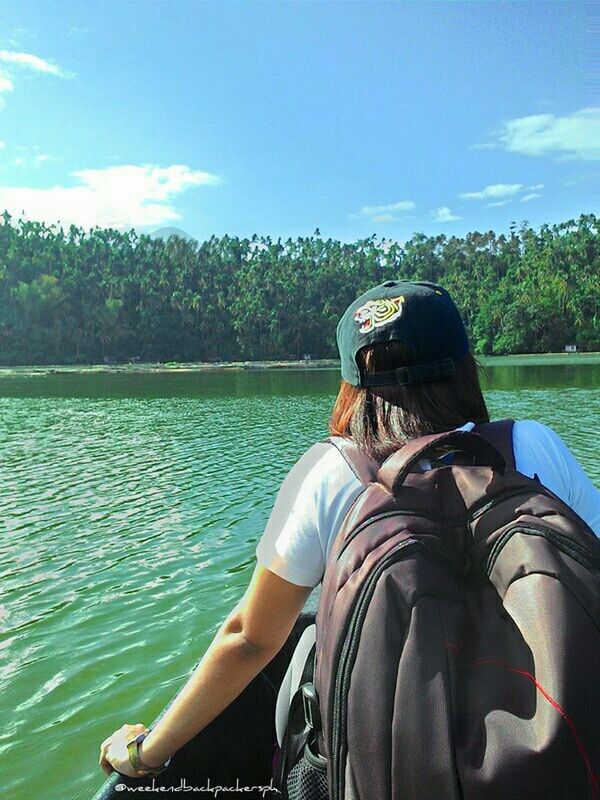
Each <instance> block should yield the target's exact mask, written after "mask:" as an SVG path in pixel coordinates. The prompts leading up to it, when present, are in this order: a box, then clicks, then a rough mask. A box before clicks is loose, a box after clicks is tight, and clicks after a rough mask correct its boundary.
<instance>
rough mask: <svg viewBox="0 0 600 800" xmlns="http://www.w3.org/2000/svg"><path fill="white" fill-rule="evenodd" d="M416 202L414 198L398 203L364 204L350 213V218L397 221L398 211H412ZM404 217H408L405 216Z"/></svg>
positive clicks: (370, 220) (371, 220)
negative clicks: (353, 212)
mask: <svg viewBox="0 0 600 800" xmlns="http://www.w3.org/2000/svg"><path fill="white" fill-rule="evenodd" d="M414 207H415V203H414V202H413V201H412V200H400V201H399V202H398V203H388V204H387V205H384V206H363V207H362V208H361V209H360V211H359V212H358V213H356V214H350V219H368V220H369V222H396V221H397V220H399V219H400V217H398V216H396V214H397V213H398V212H402V211H412V210H413V209H414ZM403 219H407V218H406V217H403Z"/></svg>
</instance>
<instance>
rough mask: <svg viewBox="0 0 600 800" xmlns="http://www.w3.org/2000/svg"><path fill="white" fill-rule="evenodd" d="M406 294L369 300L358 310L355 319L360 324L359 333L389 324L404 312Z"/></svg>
mask: <svg viewBox="0 0 600 800" xmlns="http://www.w3.org/2000/svg"><path fill="white" fill-rule="evenodd" d="M403 303H404V296H403V295H401V296H400V297H382V298H381V299H380V300H369V301H368V302H367V303H365V304H364V306H361V307H360V308H358V309H357V310H356V313H355V314H354V321H355V322H356V323H358V325H359V328H358V330H359V333H369V331H371V330H373V328H379V327H380V326H381V325H387V323H388V322H391V321H392V320H393V319H397V318H398V317H399V316H400V314H402V304H403Z"/></svg>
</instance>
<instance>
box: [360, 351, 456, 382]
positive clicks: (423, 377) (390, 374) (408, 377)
mask: <svg viewBox="0 0 600 800" xmlns="http://www.w3.org/2000/svg"><path fill="white" fill-rule="evenodd" d="M455 371H456V370H455V367H454V361H453V359H451V358H444V359H442V360H441V361H430V362H429V363H426V364H415V365H413V366H411V367H398V369H390V370H387V371H385V372H374V373H371V374H369V373H363V374H362V375H361V376H360V379H361V380H360V385H361V386H367V387H368V386H394V385H400V386H409V385H410V384H412V383H421V382H422V381H431V380H436V379H437V378H449V377H450V376H452V375H454V373H455Z"/></svg>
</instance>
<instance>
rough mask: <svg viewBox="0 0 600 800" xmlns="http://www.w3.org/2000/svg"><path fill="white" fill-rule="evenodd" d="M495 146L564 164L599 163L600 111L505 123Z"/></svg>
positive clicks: (594, 109)
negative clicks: (553, 157) (548, 158)
mask: <svg viewBox="0 0 600 800" xmlns="http://www.w3.org/2000/svg"><path fill="white" fill-rule="evenodd" d="M495 136H496V144H495V145H494V146H498V147H503V148H504V149H505V150H508V151H509V152H511V153H523V154H524V155H529V156H554V155H556V156H558V157H559V159H560V160H562V161H570V160H575V159H579V160H582V161H597V160H598V159H600V107H596V108H594V107H588V108H582V109H580V110H579V111H574V112H572V113H571V114H566V115H564V116H562V117H561V116H556V115H555V114H532V115H531V116H528V117H519V118H517V119H513V120H509V121H508V122H503V123H502V125H501V127H500V130H499V131H498V132H497V133H496V134H495Z"/></svg>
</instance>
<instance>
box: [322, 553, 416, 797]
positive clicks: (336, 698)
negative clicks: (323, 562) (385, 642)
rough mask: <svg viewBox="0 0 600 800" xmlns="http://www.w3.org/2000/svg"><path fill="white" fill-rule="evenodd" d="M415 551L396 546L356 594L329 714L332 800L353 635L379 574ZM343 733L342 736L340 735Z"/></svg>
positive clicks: (339, 779)
mask: <svg viewBox="0 0 600 800" xmlns="http://www.w3.org/2000/svg"><path fill="white" fill-rule="evenodd" d="M417 548H422V549H423V550H424V549H425V547H424V545H423V544H422V543H421V542H418V541H415V540H414V539H405V540H404V541H403V542H400V543H399V544H397V545H396V546H395V547H394V548H393V549H392V550H390V552H389V553H388V554H387V555H386V556H385V558H383V559H382V560H381V561H380V562H379V564H377V566H376V567H375V569H374V570H373V572H372V573H371V574H370V575H369V577H368V578H367V580H366V581H365V583H364V584H363V586H362V588H361V590H360V593H359V595H358V596H357V598H356V600H355V602H354V606H353V608H352V611H351V615H350V622H349V623H348V627H347V629H346V634H345V636H344V644H343V645H342V650H341V653H340V657H339V660H338V669H337V673H336V679H335V686H334V692H333V713H332V726H331V763H332V788H333V797H332V800H341V797H342V795H341V794H340V792H341V789H342V787H343V781H344V775H343V764H344V758H343V750H344V744H343V743H344V741H345V732H346V714H347V704H348V687H349V667H350V666H351V665H352V664H353V663H354V659H355V657H356V649H357V647H358V637H356V636H355V633H356V631H357V630H359V629H360V627H359V626H361V625H362V622H363V619H364V616H365V613H366V608H368V605H369V601H370V599H371V596H372V595H373V591H374V590H375V584H376V583H377V580H378V579H379V577H380V575H381V573H382V572H383V571H384V570H385V569H387V567H388V566H390V564H393V563H394V562H395V561H400V560H401V558H402V557H403V556H405V555H407V554H408V552H412V551H413V550H416V549H417ZM342 730H343V735H342Z"/></svg>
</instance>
